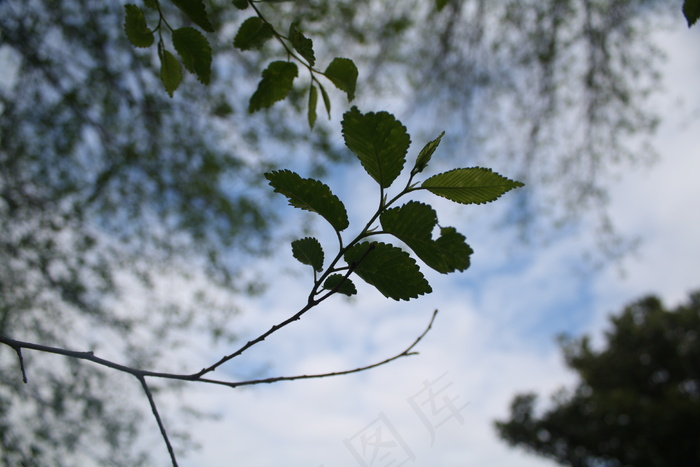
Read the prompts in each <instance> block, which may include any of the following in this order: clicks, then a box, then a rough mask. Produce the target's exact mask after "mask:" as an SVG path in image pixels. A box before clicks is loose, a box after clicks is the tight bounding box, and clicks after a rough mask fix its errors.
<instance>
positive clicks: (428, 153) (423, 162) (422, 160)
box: [411, 131, 445, 175]
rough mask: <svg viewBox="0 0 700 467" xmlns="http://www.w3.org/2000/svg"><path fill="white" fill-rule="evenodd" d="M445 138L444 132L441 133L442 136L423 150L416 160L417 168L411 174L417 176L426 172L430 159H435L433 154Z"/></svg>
mask: <svg viewBox="0 0 700 467" xmlns="http://www.w3.org/2000/svg"><path fill="white" fill-rule="evenodd" d="M443 136H445V132H444V131H443V132H442V133H440V136H438V137H437V138H436V139H434V140H432V141H431V142H429V143H428V144H426V145H425V147H424V148H423V149H421V151H420V153H419V154H418V158H417V159H416V166H415V167H414V168H413V171H412V172H411V173H413V174H414V175H415V174H418V173H421V172H422V171H423V170H425V168H426V167H427V166H428V163H429V162H430V158H431V157H433V153H434V152H435V150H436V149H437V147H438V146H439V145H440V140H442V137H443Z"/></svg>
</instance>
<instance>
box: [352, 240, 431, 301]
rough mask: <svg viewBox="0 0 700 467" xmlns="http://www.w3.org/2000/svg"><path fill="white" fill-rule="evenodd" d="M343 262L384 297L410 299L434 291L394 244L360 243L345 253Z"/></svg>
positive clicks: (414, 263) (407, 257)
mask: <svg viewBox="0 0 700 467" xmlns="http://www.w3.org/2000/svg"><path fill="white" fill-rule="evenodd" d="M345 261H346V262H347V263H348V264H349V265H350V266H351V267H354V272H355V274H357V275H358V276H359V277H361V278H362V280H364V281H365V282H367V283H368V284H370V285H372V286H374V287H375V288H376V289H377V290H379V292H381V293H382V295H384V296H385V297H388V298H393V299H394V300H410V299H411V298H418V297H419V296H420V295H423V294H426V293H430V292H432V291H433V290H432V289H431V288H430V284H428V281H427V280H425V277H423V274H422V273H421V272H420V269H419V268H418V265H417V264H416V262H415V260H414V259H413V258H411V257H410V256H409V254H408V253H406V252H405V251H403V250H402V249H401V248H398V247H395V246H393V245H388V244H386V243H380V242H372V243H360V244H358V245H355V246H353V247H352V248H350V249H349V250H348V251H346V252H345Z"/></svg>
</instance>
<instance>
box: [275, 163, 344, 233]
mask: <svg viewBox="0 0 700 467" xmlns="http://www.w3.org/2000/svg"><path fill="white" fill-rule="evenodd" d="M265 178H267V179H268V180H269V181H270V186H272V187H273V188H274V189H275V192H277V193H281V194H283V195H284V196H286V197H287V198H288V199H289V204H291V205H292V206H294V207H297V208H300V209H304V210H306V211H312V212H315V213H318V214H320V215H321V216H322V217H323V218H324V219H326V220H327V221H328V222H329V223H330V224H331V225H332V226H333V228H334V229H335V230H337V231H338V232H340V231H343V230H345V229H346V228H347V227H348V225H349V224H350V223H349V221H348V213H347V211H346V210H345V205H343V202H342V201H340V199H338V197H337V196H335V195H334V194H333V193H332V192H331V189H330V188H328V186H326V185H324V184H323V183H321V182H319V181H318V180H314V179H312V178H301V177H300V176H299V175H297V174H296V173H294V172H292V171H291V170H277V171H274V172H268V173H266V174H265Z"/></svg>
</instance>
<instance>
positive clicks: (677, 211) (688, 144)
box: [171, 28, 700, 467]
mask: <svg viewBox="0 0 700 467" xmlns="http://www.w3.org/2000/svg"><path fill="white" fill-rule="evenodd" d="M699 31H700V30H699V29H698V28H696V29H695V30H691V31H687V30H685V29H684V28H678V30H677V32H675V33H673V34H664V35H663V37H662V38H661V40H662V42H661V43H662V44H663V45H664V47H665V48H666V49H667V50H668V51H669V60H668V62H667V64H666V66H665V69H664V72H665V84H666V88H667V91H666V92H665V93H664V94H663V98H659V101H658V106H659V109H660V111H661V112H662V115H663V116H664V120H663V122H662V125H661V127H660V130H659V133H658V136H657V137H656V139H655V144H656V146H657V148H658V150H659V152H660V153H661V155H662V158H661V160H660V161H659V162H658V163H657V164H656V165H655V166H653V167H652V168H651V169H649V170H637V171H634V172H632V173H630V174H629V175H626V176H625V177H624V178H622V179H621V180H620V181H619V182H618V183H617V184H616V185H615V187H614V188H613V190H612V191H611V214H612V216H613V217H614V219H615V221H616V223H617V225H618V227H619V228H620V230H621V232H622V233H623V234H628V235H632V236H634V235H640V236H641V239H642V241H643V243H642V245H641V248H640V249H639V251H638V253H637V254H635V255H633V256H631V257H629V258H627V259H626V260H625V262H624V263H623V264H622V268H620V267H618V266H616V265H612V266H606V267H603V268H601V269H597V270H592V269H590V268H588V267H587V266H585V265H583V263H582V262H581V261H582V260H581V258H580V253H581V245H582V244H585V242H591V241H592V234H591V233H589V232H585V231H584V232H578V233H577V235H572V236H570V237H563V238H561V239H558V240H557V241H556V242H555V243H552V244H550V245H547V246H546V247H541V248H538V249H531V248H526V247H524V246H521V247H519V246H518V244H516V243H514V240H513V234H512V233H511V232H507V231H496V232H495V231H494V230H493V228H492V226H491V225H489V224H488V222H481V221H486V220H488V217H489V215H490V214H489V209H491V207H490V205H489V206H484V207H477V209H480V210H482V211H483V214H482V213H479V214H477V215H476V221H475V220H474V219H473V218H470V222H469V224H468V225H466V224H465V225H463V226H462V225H457V227H458V230H460V231H461V232H463V233H465V234H466V235H467V238H468V241H469V242H470V244H471V246H472V247H473V248H474V250H475V252H476V253H475V255H474V257H473V262H472V266H471V268H470V269H469V270H468V271H467V272H465V273H463V274H458V275H451V276H440V275H438V274H430V273H428V274H427V275H428V278H429V280H430V282H431V285H432V286H433V289H434V293H433V294H431V295H428V296H425V297H422V298H420V299H418V300H414V301H411V302H408V303H407V302H399V303H397V302H393V301H390V300H387V299H385V298H384V297H382V296H381V295H380V294H379V293H378V292H376V291H375V290H373V289H371V288H369V287H365V286H362V285H361V284H358V286H359V287H358V288H359V289H360V290H359V292H360V293H359V296H358V297H356V298H354V299H352V300H345V299H340V298H338V299H334V300H331V301H329V302H326V303H324V304H323V305H322V306H321V307H319V308H318V309H314V310H313V311H312V312H310V313H309V314H308V315H306V316H305V317H304V318H303V319H302V320H301V321H300V322H298V323H295V324H293V325H291V326H289V327H288V328H286V329H285V330H284V331H283V332H280V333H278V334H276V335H275V336H273V337H271V338H270V339H269V340H268V341H266V342H264V343H263V344H261V345H260V346H258V347H256V348H255V349H253V350H252V351H251V352H250V353H249V354H248V355H246V356H245V358H244V359H243V360H242V361H241V362H240V364H236V365H235V366H230V367H227V368H225V369H222V373H223V372H226V373H229V374H241V373H249V372H254V371H256V370H259V371H269V373H270V374H273V375H276V374H286V375H291V374H303V373H312V372H326V371H335V370H342V369H350V368H354V367H357V366H361V365H366V364H370V363H373V362H376V361H379V360H382V359H384V358H387V357H389V356H391V355H394V354H396V353H399V352H400V351H402V350H403V349H404V348H405V347H406V346H408V345H409V344H410V342H412V340H413V339H414V338H415V337H416V336H417V335H418V334H419V333H420V332H422V330H423V329H424V327H425V326H426V324H427V323H428V320H429V318H430V315H431V313H432V311H433V310H434V309H436V308H438V309H439V310H440V313H439V315H438V318H437V321H436V323H435V325H434V327H433V329H432V330H431V332H430V333H429V334H428V335H427V336H426V338H425V339H424V341H423V342H422V343H421V344H420V345H419V347H418V348H417V350H418V351H419V352H420V355H417V356H413V357H410V358H404V359H401V360H399V361H396V362H393V363H391V364H389V365H386V366H384V367H381V368H378V369H375V370H372V371H369V372H364V373H359V374H355V375H349V376H343V377H336V378H329V379H322V380H310V381H300V382H289V383H278V384H274V385H270V386H258V387H256V388H252V389H251V388H248V389H239V390H235V391H234V390H227V389H222V388H218V387H209V386H206V385H202V386H189V387H187V388H186V389H185V391H183V393H181V395H180V396H179V397H184V398H186V399H187V400H188V401H189V402H190V403H191V404H192V405H194V406H195V407H198V408H200V409H203V410H212V411H215V412H219V413H220V414H221V417H220V418H219V419H218V420H209V421H201V422H198V423H197V424H195V425H193V426H192V427H191V428H192V432H193V433H194V434H195V436H196V438H197V439H198V440H199V442H200V443H201V444H202V449H201V450H200V451H198V452H195V453H193V454H192V455H191V456H189V457H184V458H183V459H182V460H183V462H182V465H197V466H204V465H206V466H212V467H215V466H230V465H285V466H290V467H301V466H304V467H320V466H324V467H331V466H334V467H356V466H362V465H371V466H373V467H375V466H381V467H384V466H389V465H393V466H397V465H440V466H447V467H453V466H454V467H457V466H489V467H501V466H503V467H505V466H513V465H517V466H523V467H528V466H532V467H535V466H550V465H554V464H552V463H551V462H548V461H545V460H542V459H540V458H536V457H533V456H530V455H527V454H524V453H523V452H521V451H518V450H510V449H509V448H508V447H507V446H506V445H505V444H503V443H501V442H500V441H498V440H497V439H496V435H495V432H494V430H493V427H492V422H493V420H494V419H495V418H499V417H505V416H506V415H507V413H508V404H509V402H510V400H511V399H512V397H513V396H514V395H515V394H516V393H517V392H525V391H536V392H538V393H540V394H542V395H543V396H545V397H547V396H548V395H549V394H551V393H552V392H553V391H554V390H555V389H557V388H559V387H561V386H564V385H571V384H572V383H573V382H574V381H575V378H574V376H573V375H572V374H571V373H569V372H567V371H566V369H565V367H564V365H563V362H562V360H561V356H560V353H559V351H558V348H557V346H556V344H555V341H554V338H555V335H556V334H558V333H560V332H570V333H574V334H577V335H578V334H580V333H584V332H586V333H592V334H593V335H594V336H598V337H599V336H600V335H601V331H602V330H603V329H605V328H606V326H607V316H608V314H609V313H610V312H619V311H620V309H621V308H622V307H623V306H624V305H625V304H626V303H629V302H631V301H633V300H636V299H638V298H641V297H642V296H644V295H645V294H649V293H654V294H658V295H659V296H661V297H662V298H663V299H664V300H665V302H666V303H667V304H668V305H671V306H673V305H675V304H677V303H679V302H681V301H683V300H684V299H685V297H686V296H687V293H688V292H690V291H691V290H693V289H694V288H698V287H700V245H699V244H698V241H697V239H699V238H700V216H698V214H697V213H700V183H698V175H700V157H698V156H699V155H700V151H699V150H698V148H697V135H699V134H700V122H699V119H698V116H700V90H698V89H697V86H695V83H696V82H697V77H698V76H700V55H698V54H697V44H698V43H699V42H698V39H700V33H699ZM418 145H419V143H418V142H415V143H414V146H418ZM414 150H416V149H415V148H414ZM352 170H353V169H348V170H344V171H343V174H342V175H338V177H339V179H338V180H337V182H338V184H339V186H343V187H345V188H344V189H342V188H341V190H340V191H341V192H344V191H345V190H348V189H350V188H352V189H353V190H355V191H356V192H357V193H369V192H370V191H369V190H370V188H369V187H372V182H370V181H369V180H368V179H367V182H366V185H364V184H363V183H365V182H361V181H360V182H358V180H362V173H361V172H357V173H354V172H353V171H352ZM343 177H344V178H343ZM334 189H335V188H334ZM339 194H340V195H341V197H343V198H344V199H346V200H348V198H346V197H345V193H339ZM280 198H281V197H280ZM375 198H376V195H375V194H374V193H373V192H371V194H369V195H365V198H363V197H358V196H355V197H354V198H353V200H352V201H350V200H348V201H347V202H346V204H347V205H348V208H349V210H350V215H351V218H353V217H357V216H360V214H361V213H363V212H366V211H365V209H364V208H365V207H366V204H365V203H368V202H369V203H371V205H372V206H373V205H374V204H375V201H374V200H375ZM283 201H284V200H282V199H280V204H284V202H283ZM438 204H439V207H438V212H439V213H440V217H441V220H443V219H445V223H446V224H448V225H453V224H454V223H453V222H450V221H449V219H451V217H450V212H449V208H446V209H447V211H448V212H447V213H444V212H443V211H442V208H443V204H442V203H438ZM493 206H496V204H494V205H493ZM289 209H291V208H289ZM494 209H495V208H494ZM295 216H297V217H295ZM304 216H305V214H303V213H298V212H297V213H295V214H293V215H292V217H291V218H290V222H292V221H293V220H294V219H297V221H298V222H303V220H304V219H305V217H304ZM480 225H489V227H488V228H480V227H479V226H480ZM318 226H319V227H322V226H321V225H320V224H319V225H318ZM331 244H332V243H331ZM327 255H328V253H327ZM274 261H280V262H282V264H283V265H284V267H285V268H288V269H289V270H291V271H293V272H294V274H291V275H287V276H285V277H284V278H283V279H281V280H280V281H279V282H278V283H276V284H275V285H274V286H273V287H272V288H271V289H270V291H269V293H268V294H267V295H266V296H265V297H263V298H262V299H258V300H250V299H249V300H247V301H244V303H243V304H242V306H241V308H242V309H244V310H245V313H244V314H243V315H242V316H241V318H240V322H239V323H237V325H238V326H240V333H241V337H242V338H251V337H254V336H255V335H257V334H259V333H260V332H262V331H264V330H267V329H268V328H269V327H270V326H271V325H272V324H274V323H276V322H278V321H280V320H282V319H284V318H286V317H287V316H289V315H290V313H292V312H294V311H296V309H298V308H300V307H301V306H303V304H304V303H305V295H306V291H307V290H308V287H309V285H310V273H309V271H308V270H307V269H306V268H303V267H301V266H299V265H298V264H295V262H294V260H293V259H292V258H291V254H290V251H289V247H288V245H284V246H282V247H281V248H280V254H279V256H278V257H276V258H275V259H274ZM582 270H583V271H584V273H581V271H582ZM430 390H431V391H433V396H434V397H433V399H432V401H433V402H434V403H435V404H436V406H435V407H436V408H437V409H439V410H438V412H437V413H433V411H432V409H431V408H430V404H427V405H421V404H422V403H423V402H426V403H427V402H430V401H431V399H430V398H427V395H428V394H429V391H430ZM171 402H173V403H177V401H175V400H173V401H171ZM363 440H364V441H363ZM378 441H381V442H382V443H385V444H377V443H376V442H378ZM373 442H375V443H374V444H373ZM363 443H364V444H363ZM378 446H383V447H381V448H378ZM363 448H364V450H363ZM391 461H393V462H394V463H393V464H391V463H390V462H391ZM404 461H405V462H406V463H405V464H401V462H404ZM363 463H364V464H363Z"/></svg>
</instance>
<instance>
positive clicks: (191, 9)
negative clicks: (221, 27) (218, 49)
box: [171, 0, 214, 32]
mask: <svg viewBox="0 0 700 467" xmlns="http://www.w3.org/2000/svg"><path fill="white" fill-rule="evenodd" d="M171 1H172V2H173V4H175V6H177V7H178V8H179V9H180V10H181V11H182V12H183V13H184V14H185V15H187V17H188V18H189V19H190V20H191V21H192V22H193V23H194V24H196V25H197V26H199V27H200V28H202V29H204V30H205V31H207V32H214V26H212V25H211V22H210V21H209V17H208V16H207V10H206V8H205V7H204V2H202V0H171Z"/></svg>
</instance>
